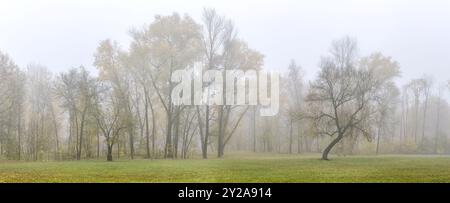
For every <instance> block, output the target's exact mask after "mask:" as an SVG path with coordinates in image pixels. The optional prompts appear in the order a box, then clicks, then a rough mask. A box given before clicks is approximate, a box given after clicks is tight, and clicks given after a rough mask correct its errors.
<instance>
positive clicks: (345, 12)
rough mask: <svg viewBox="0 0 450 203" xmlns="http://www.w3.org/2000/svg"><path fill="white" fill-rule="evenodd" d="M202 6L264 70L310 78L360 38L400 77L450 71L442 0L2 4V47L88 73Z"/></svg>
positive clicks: (447, 12)
mask: <svg viewBox="0 0 450 203" xmlns="http://www.w3.org/2000/svg"><path fill="white" fill-rule="evenodd" d="M204 7H211V8H215V9H217V11H218V12H219V13H220V14H223V15H225V16H227V17H228V18H230V19H232V20H233V21H234V23H235V24H236V27H237V28H238V32H239V36H240V38H242V39H244V40H245V41H247V42H248V44H249V45H250V46H251V47H253V48H254V49H256V50H258V51H260V52H261V53H262V54H264V55H265V60H264V67H265V68H268V69H272V70H285V69H286V67H287V66H288V64H289V61H290V60H291V59H295V60H296V61H297V63H298V64H299V65H300V66H302V68H303V69H304V71H305V72H306V77H307V78H308V79H311V78H313V77H314V76H315V75H316V73H317V71H318V67H317V66H318V63H319V59H320V56H322V55H324V53H326V52H327V51H328V47H329V43H330V41H331V40H333V39H336V38H339V37H341V36H344V35H349V36H352V37H355V38H357V40H358V43H359V47H360V53H361V54H362V55H367V54H370V53H371V52H374V51H380V52H382V53H384V54H385V55H388V56H392V57H393V58H394V59H395V60H397V61H398V62H399V63H400V66H401V70H402V76H403V77H402V79H400V81H405V80H408V79H411V78H417V77H420V76H422V75H423V74H424V73H425V72H426V73H427V74H429V75H432V76H433V77H434V78H435V79H437V80H439V81H446V80H447V78H446V76H447V75H449V74H448V73H449V72H448V70H449V69H450V67H449V64H450V57H449V53H450V37H448V36H450V2H448V1H445V0H431V1H430V0H420V1H417V0H413V1H410V0H396V1H390V0H365V1H356V0H354V1H351V0H343V1H334V0H318V1H305V0H301V1H298V0H292V1H289V0H277V1H270V0H262V1H261V0H248V1H241V0H237V1H236V0H223V1H217V0H214V1H210V0H203V1H201V0H200V1H199V0H192V1H183V0H176V1H174V0H165V1H136V0H130V1H115V0H113V1H108V0H96V1H90V0H81V1H79V0H78V1H76V0H65V1H57V0H37V1H33V0H29V1H27V0H14V1H13V0H10V1H9V0H0V13H1V17H0V27H1V32H0V50H2V51H4V52H7V53H8V54H9V55H10V56H11V57H12V58H14V59H15V61H16V63H17V64H18V65H19V66H21V67H25V66H26V65H27V64H28V63H31V62H33V63H40V64H45V65H46V66H47V67H48V68H49V69H50V70H52V71H56V72H61V71H64V70H68V69H69V68H71V67H75V66H79V65H84V66H86V67H88V69H89V70H91V71H92V72H95V68H93V65H92V64H93V60H94V59H93V52H94V50H95V48H96V46H97V45H98V43H99V41H101V40H103V39H106V38H110V39H114V40H116V41H118V43H119V44H120V45H121V46H122V47H123V48H125V49H126V48H127V46H128V44H129V42H130V40H131V38H130V36H129V34H128V31H129V30H130V29H131V28H133V27H138V28H139V27H142V26H143V25H144V24H148V23H150V22H151V21H152V20H153V17H154V16H155V15H169V14H172V13H173V12H178V13H180V14H184V13H187V14H189V15H191V16H192V17H193V18H194V19H195V20H196V21H199V20H200V18H201V11H202V9H203V8H204Z"/></svg>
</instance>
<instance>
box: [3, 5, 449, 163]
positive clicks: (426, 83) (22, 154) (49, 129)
mask: <svg viewBox="0 0 450 203" xmlns="http://www.w3.org/2000/svg"><path fill="white" fill-rule="evenodd" d="M202 16H203V18H202V22H200V23H198V22H195V21H194V20H193V19H192V18H191V17H190V16H188V15H184V16H180V15H179V14H176V13H175V14H173V15H169V16H156V17H155V19H154V21H153V22H152V23H151V24H149V25H147V26H144V27H143V28H142V29H133V30H132V31H131V32H130V35H131V37H132V42H131V44H130V45H129V48H128V49H127V50H124V49H122V48H121V47H120V46H119V45H118V44H117V43H116V42H115V41H111V40H104V41H102V42H100V44H99V46H98V48H97V50H96V51H95V54H94V58H95V62H94V66H95V67H96V68H97V70H98V72H99V74H98V76H94V75H93V74H90V73H89V72H88V71H87V70H86V69H85V68H84V67H83V66H81V67H76V68H71V69H70V70H68V71H66V72H63V73H59V74H52V73H51V72H50V71H49V70H47V69H46V67H45V66H42V65H38V64H30V65H28V67H27V68H26V69H21V68H19V67H18V66H17V65H16V64H15V63H14V62H13V61H12V59H11V58H9V57H8V55H6V54H5V53H0V96H1V97H0V156H1V157H2V158H3V159H11V160H75V159H76V160H80V159H95V158H106V159H107V160H108V161H112V160H113V158H122V157H126V158H131V159H133V158H149V159H150V158H151V159H156V158H181V159H185V158H193V157H202V158H208V157H211V156H214V157H223V156H224V154H225V152H226V151H254V152H278V153H308V152H314V153H323V157H322V158H323V159H328V153H329V152H333V151H334V152H335V153H338V154H375V153H376V154H378V153H434V154H438V153H449V151H450V147H449V144H448V138H447V136H446V135H447V134H448V133H449V129H448V127H447V126H448V125H445V124H446V123H448V122H450V121H449V120H448V116H449V115H450V114H449V112H448V104H447V102H446V100H445V99H444V96H443V95H444V94H443V93H444V92H445V91H447V89H445V88H447V86H443V85H439V88H438V91H437V92H433V91H432V90H433V86H432V80H431V79H430V78H429V77H424V78H420V79H416V80H412V81H411V82H410V83H409V84H407V85H405V86H403V87H402V88H398V87H397V85H396V83H395V79H396V78H397V77H399V75H400V66H399V64H398V63H397V62H396V61H394V60H393V59H391V58H390V57H387V56H383V55H382V54H381V53H374V54H371V55H369V56H367V57H358V53H357V44H356V41H355V40H354V39H352V38H349V37H344V38H342V39H339V40H336V41H334V42H333V43H332V45H331V49H330V53H329V54H328V56H325V57H323V58H321V60H320V67H319V68H320V70H319V73H318V75H317V77H316V79H315V80H313V81H310V82H307V81H304V73H303V70H302V69H301V67H300V66H298V65H296V63H295V62H294V61H293V62H292V63H291V65H290V66H289V67H288V71H287V72H286V73H285V74H283V75H282V78H281V79H280V82H281V86H282V87H281V90H282V91H281V93H280V113H279V114H278V115H276V116H272V117H261V116H259V115H258V108H259V107H258V106H231V105H211V106H208V105H205V106H176V105H173V103H172V98H171V92H172V90H173V89H174V87H175V86H176V83H174V82H172V81H171V80H170V78H171V77H172V74H173V73H174V71H176V70H181V69H186V68H190V67H192V66H194V65H195V64H201V65H202V67H203V69H204V71H206V70H260V69H261V68H262V66H263V59H264V56H263V55H262V54H261V53H259V52H258V51H256V50H253V49H251V48H250V47H249V46H248V45H247V43H246V42H245V41H243V40H242V39H240V38H239V37H238V34H237V32H236V29H235V27H234V24H233V23H232V22H231V21H230V20H228V19H226V18H225V17H223V16H221V15H218V14H217V13H216V11H215V10H214V9H205V10H204V12H203V15H202ZM204 85H208V84H204ZM367 141H372V142H367Z"/></svg>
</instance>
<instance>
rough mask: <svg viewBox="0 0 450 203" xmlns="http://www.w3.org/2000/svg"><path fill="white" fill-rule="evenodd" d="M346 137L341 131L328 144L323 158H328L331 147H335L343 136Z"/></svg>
mask: <svg viewBox="0 0 450 203" xmlns="http://www.w3.org/2000/svg"><path fill="white" fill-rule="evenodd" d="M343 137H344V134H342V133H340V134H339V135H338V137H336V138H335V139H334V140H333V141H332V142H331V143H330V144H329V145H328V146H327V148H325V150H323V153H322V160H328V154H329V153H330V151H331V149H333V147H334V146H335V145H336V144H337V143H339V141H341V140H342V138H343Z"/></svg>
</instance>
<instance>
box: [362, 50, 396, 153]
mask: <svg viewBox="0 0 450 203" xmlns="http://www.w3.org/2000/svg"><path fill="white" fill-rule="evenodd" d="M360 66H361V67H362V68H365V69H367V70H369V71H370V72H372V73H373V77H375V78H376V80H379V81H383V83H382V84H381V85H380V87H379V90H378V91H375V95H374V96H375V98H374V99H375V107H374V108H375V109H376V115H375V122H376V124H377V126H376V128H377V135H376V137H377V138H376V139H377V141H376V154H378V153H379V151H380V141H381V136H382V135H383V134H384V133H387V130H388V129H389V128H390V127H389V126H393V125H394V121H393V119H394V117H393V115H394V114H395V111H396V107H397V99H398V96H399V94H400V91H399V89H398V88H397V86H396V85H395V83H394V81H393V80H392V79H393V78H395V77H397V76H399V74H400V67H399V65H398V63H397V62H396V61H393V60H392V59H391V58H390V57H385V56H383V55H382V54H381V53H374V54H372V55H370V56H369V57H364V58H362V59H361V61H360ZM391 128H392V127H391ZM391 133H392V132H391Z"/></svg>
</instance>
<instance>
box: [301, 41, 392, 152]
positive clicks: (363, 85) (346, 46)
mask: <svg viewBox="0 0 450 203" xmlns="http://www.w3.org/2000/svg"><path fill="white" fill-rule="evenodd" d="M356 50H357V45H356V41H355V40H353V39H351V38H349V37H345V38H342V39H340V40H337V41H334V42H333V44H332V47H331V51H330V52H331V56H330V57H327V58H322V61H321V64H320V73H319V76H318V78H317V79H316V80H315V81H314V82H312V83H311V84H310V86H311V87H310V92H309V94H308V97H307V101H308V102H316V103H318V104H319V105H322V108H318V112H312V115H311V117H312V118H313V119H315V120H317V121H319V122H321V123H322V124H323V125H326V127H325V129H324V130H323V131H320V132H318V133H319V134H325V135H329V136H330V137H334V139H333V140H332V141H331V143H330V144H329V145H328V146H327V147H326V148H325V150H324V151H323V154H322V159H323V160H328V154H329V153H330V151H331V150H332V149H333V147H334V146H335V145H336V144H337V143H339V142H340V141H341V140H342V139H343V138H344V136H346V135H348V134H349V132H351V130H355V131H359V132H361V133H362V134H363V135H364V136H365V137H366V138H368V139H370V132H369V130H368V129H367V125H365V122H367V121H368V119H369V118H370V116H371V115H372V114H373V112H371V110H370V108H369V106H370V105H371V102H372V101H373V95H374V94H373V93H374V91H375V90H377V88H378V87H379V86H380V85H381V84H382V82H383V81H382V80H379V79H377V78H376V77H374V75H373V72H372V71H371V70H370V69H367V68H361V67H360V68H358V67H357V63H356Z"/></svg>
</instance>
